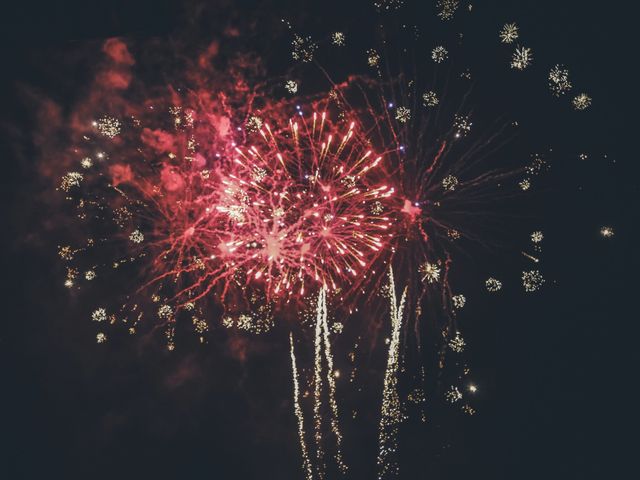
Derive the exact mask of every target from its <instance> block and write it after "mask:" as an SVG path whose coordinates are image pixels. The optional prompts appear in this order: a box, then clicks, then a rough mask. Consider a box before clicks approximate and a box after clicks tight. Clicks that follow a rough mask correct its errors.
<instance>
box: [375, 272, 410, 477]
mask: <svg viewBox="0 0 640 480" xmlns="http://www.w3.org/2000/svg"><path fill="white" fill-rule="evenodd" d="M407 289H408V287H405V289H404V292H403V293H402V297H401V299H400V304H399V305H398V301H397V297H396V286H395V281H394V278H393V269H391V268H390V269H389V292H388V293H389V300H390V303H391V305H390V307H391V312H390V317H391V342H390V343H389V356H388V358H387V368H386V371H385V376H384V388H383V391H382V408H381V411H380V430H379V436H378V440H379V442H378V443H379V448H380V450H379V452H378V478H379V479H382V478H385V477H389V476H394V477H395V476H397V475H398V473H399V466H398V462H397V459H396V458H395V453H396V452H397V450H398V425H399V423H400V421H401V420H402V412H401V410H400V397H399V395H398V360H399V357H400V330H401V327H402V317H403V314H404V306H405V301H406V298H407Z"/></svg>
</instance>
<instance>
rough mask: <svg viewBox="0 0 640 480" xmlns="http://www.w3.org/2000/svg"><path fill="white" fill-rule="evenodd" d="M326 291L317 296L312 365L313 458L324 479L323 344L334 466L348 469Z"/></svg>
mask: <svg viewBox="0 0 640 480" xmlns="http://www.w3.org/2000/svg"><path fill="white" fill-rule="evenodd" d="M327 317H328V311H327V289H326V287H323V288H322V289H321V290H320V292H319V293H318V302H317V304H316V328H315V343H314V346H315V362H314V409H313V413H314V427H315V439H316V448H317V450H316V456H317V458H318V461H319V465H318V474H319V476H322V475H323V473H324V472H323V470H324V465H323V464H322V461H323V457H324V451H323V449H322V430H321V428H322V415H321V412H320V408H321V404H322V398H321V397H322V383H323V379H322V356H323V355H322V353H323V352H322V347H323V344H324V358H325V361H326V363H327V384H328V385H329V407H330V408H331V431H332V432H333V433H334V435H335V437H336V454H335V459H336V464H337V465H338V468H339V469H340V471H341V472H343V473H344V472H346V471H347V465H346V464H345V463H344V460H343V458H342V432H341V431H340V424H339V415H338V402H337V401H336V381H335V377H334V374H333V373H334V368H333V354H332V353H331V342H330V339H329V323H328V321H327Z"/></svg>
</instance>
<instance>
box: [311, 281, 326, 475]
mask: <svg viewBox="0 0 640 480" xmlns="http://www.w3.org/2000/svg"><path fill="white" fill-rule="evenodd" d="M323 292H324V288H323V289H322V290H321V291H320V293H319V294H318V303H317V306H316V329H315V341H314V346H315V355H314V368H313V385H314V391H313V426H314V438H315V441H316V460H317V462H318V463H317V470H318V477H319V478H323V477H324V466H323V465H324V450H323V448H322V414H321V413H320V407H321V405H322V398H321V396H322V323H323V322H322V318H323V308H324V307H326V304H324V303H323V301H322V298H323Z"/></svg>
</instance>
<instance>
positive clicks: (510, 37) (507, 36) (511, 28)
mask: <svg viewBox="0 0 640 480" xmlns="http://www.w3.org/2000/svg"><path fill="white" fill-rule="evenodd" d="M517 38H518V26H517V25H516V24H515V23H507V24H506V25H505V26H504V27H502V30H500V41H501V42H502V43H513V41H514V40H516V39H517Z"/></svg>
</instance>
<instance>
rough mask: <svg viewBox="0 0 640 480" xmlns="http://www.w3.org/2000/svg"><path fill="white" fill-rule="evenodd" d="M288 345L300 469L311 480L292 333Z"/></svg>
mask: <svg viewBox="0 0 640 480" xmlns="http://www.w3.org/2000/svg"><path fill="white" fill-rule="evenodd" d="M289 344H290V345H291V374H292V376H293V408H294V412H295V414H296V419H297V420H298V437H299V438H300V451H301V454H302V468H303V469H304V472H305V476H306V478H307V480H312V479H313V470H312V468H311V460H310V459H309V452H308V449H307V443H306V441H305V431H304V415H303V413H302V408H301V407H300V385H299V383H298V367H297V366H296V354H295V350H294V347H293V333H290V334H289Z"/></svg>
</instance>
